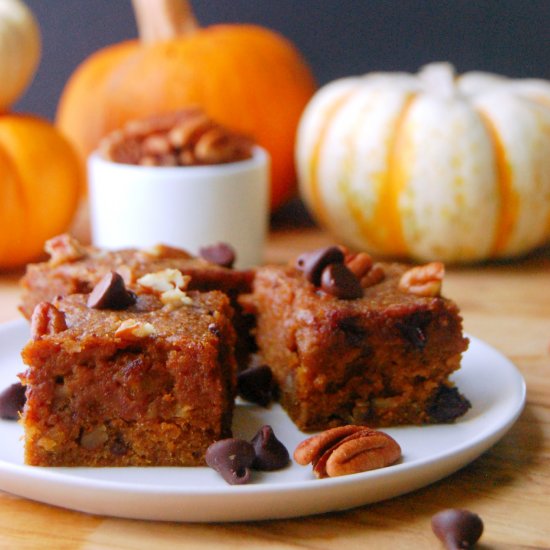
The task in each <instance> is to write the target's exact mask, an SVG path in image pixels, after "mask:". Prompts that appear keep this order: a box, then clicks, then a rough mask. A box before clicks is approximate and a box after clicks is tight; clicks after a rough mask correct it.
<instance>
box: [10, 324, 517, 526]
mask: <svg viewBox="0 0 550 550" xmlns="http://www.w3.org/2000/svg"><path fill="white" fill-rule="evenodd" d="M27 338H28V328H27V325H26V323H25V322H24V321H16V322H12V323H8V324H4V325H0V389H3V388H4V387H7V386H8V385H10V384H11V383H13V382H14V381H16V374H17V373H18V372H21V371H22V369H23V365H22V363H21V359H20V357H19V351H20V349H21V348H22V346H23V345H24V343H25V341H26V340H27ZM455 381H456V384H457V385H458V387H459V388H460V390H461V391H462V392H463V393H464V394H465V395H466V396H467V397H468V398H469V399H470V401H471V403H472V409H471V410H470V411H469V412H468V413H467V414H466V415H465V416H464V417H462V418H461V419H460V420H459V421H458V422H456V423H455V424H449V425H435V426H423V427H402V428H392V429H387V430H385V431H386V432H387V433H389V434H390V435H392V436H393V437H394V438H395V439H396V440H397V441H398V442H399V444H400V445H401V448H402V450H403V458H402V460H401V462H399V463H398V464H396V465H394V466H390V467H388V468H384V469H381V470H375V471H372V472H365V473H361V474H355V475H350V476H344V477H341V478H332V479H323V480H317V479H315V478H314V477H313V475H312V472H311V468H310V467H309V466H308V467H303V466H298V465H297V464H295V463H293V464H292V465H291V466H289V467H288V468H286V469H284V470H281V471H278V472H270V473H255V474H254V477H253V481H252V483H250V484H248V485H241V486H231V485H227V484H226V483H225V482H224V481H223V480H222V479H221V478H220V477H219V476H218V474H217V473H216V472H215V471H213V470H211V469H209V468H39V467H32V466H25V465H24V464H23V445H22V441H21V436H22V429H21V427H20V426H19V425H18V424H17V423H16V422H13V421H11V422H10V421H6V420H0V441H1V442H2V445H1V446H0V488H1V489H3V490H5V491H8V492H11V493H15V494H17V495H20V496H23V497H27V498H30V499H34V500H37V501H41V502H45V503H48V504H54V505H57V506H62V507H65V508H70V509H74V510H80V511H84V512H90V513H93V514H100V515H109V516H119V517H128V518H137V519H150V520H170V521H200V522H210V521H245V520H260V519H274V518H285V517H297V516H303V515H308V514H318V513H323V512H330V511H335V510H344V509H347V508H352V507H355V506H360V505H362V504H368V503H371V502H376V501H379V500H383V499H388V498H391V497H394V496H396V495H400V494H403V493H406V492H409V491H413V490H415V489H418V488H420V487H423V486H425V485H428V484H429V483H433V482H434V481H437V480H439V479H441V478H443V477H445V476H447V475H449V474H451V473H452V472H454V471H456V470H457V469H459V468H461V467H462V466H464V465H466V464H468V463H469V462H471V461H472V460H474V459H475V458H477V457H478V456H479V455H480V454H481V453H483V452H484V451H486V450H487V449H488V448H489V447H491V446H492V445H493V444H494V443H495V442H496V441H498V440H499V439H500V438H501V437H502V436H503V435H504V434H505V433H506V431H507V430H508V429H509V428H510V427H511V426H512V424H513V423H514V421H515V420H516V418H517V417H518V416H519V414H520V412H521V410H522V408H523V405H524V401H525V383H524V381H523V378H522V377H521V375H520V374H519V372H518V371H517V369H516V368H515V367H514V365H513V364H512V363H511V362H510V361H508V359H506V358H505V357H504V356H502V355H501V354H500V353H498V352H497V351H496V350H494V349H493V348H491V347H489V346H488V345H487V344H484V343H483V342H481V341H479V340H477V339H475V338H471V344H470V349H469V350H468V352H467V353H466V354H465V356H464V360H463V367H462V369H461V370H460V371H459V372H458V373H456V374H455ZM264 424H270V425H271V426H272V427H273V429H274V431H275V434H276V435H277V437H278V438H279V439H280V440H281V441H282V442H283V443H284V444H285V445H286V446H287V448H288V449H289V450H290V452H291V453H292V451H293V450H294V448H295V447H296V445H297V444H298V443H299V442H300V441H302V440H303V439H304V438H305V437H306V436H305V435H304V434H303V433H301V432H299V431H298V430H297V429H296V428H295V427H294V424H292V422H291V421H290V420H289V419H288V417H287V416H286V414H285V413H284V412H283V411H282V409H281V408H280V407H279V406H278V405H274V406H272V407H271V408H269V409H262V408H260V407H256V406H250V405H245V404H239V405H238V406H237V409H236V414H235V421H234V434H235V436H238V437H243V438H251V437H252V436H253V435H254V434H255V433H256V431H257V430H258V429H259V428H260V427H261V426H262V425H264Z"/></svg>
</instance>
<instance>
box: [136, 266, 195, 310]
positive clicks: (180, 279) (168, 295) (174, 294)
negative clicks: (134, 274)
mask: <svg viewBox="0 0 550 550" xmlns="http://www.w3.org/2000/svg"><path fill="white" fill-rule="evenodd" d="M190 280H191V277H190V276H189V275H183V273H182V272H181V271H179V270H178V269H164V270H162V271H157V272H156V273H147V275H144V276H143V277H141V278H140V279H138V283H139V284H140V285H141V286H142V287H144V288H146V289H148V290H150V291H152V292H155V293H156V294H158V295H159V298H160V301H161V302H162V303H163V304H164V305H166V306H168V307H169V308H171V309H175V308H177V307H180V306H184V305H185V306H188V305H191V304H192V303H193V300H192V299H191V298H190V297H189V296H188V295H187V294H186V293H185V292H184V290H185V289H186V288H187V286H188V285H189V281H190Z"/></svg>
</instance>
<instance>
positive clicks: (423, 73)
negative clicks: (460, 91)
mask: <svg viewBox="0 0 550 550" xmlns="http://www.w3.org/2000/svg"><path fill="white" fill-rule="evenodd" d="M418 75H419V77H420V80H421V81H422V82H423V83H424V85H425V86H426V89H427V90H428V91H430V92H432V93H436V94H439V95H441V96H443V97H452V96H454V95H455V94H456V86H455V70H454V67H453V66H452V65H451V64H450V63H446V62H439V63H430V64H428V65H425V66H424V67H422V69H421V70H420V72H419V73H418Z"/></svg>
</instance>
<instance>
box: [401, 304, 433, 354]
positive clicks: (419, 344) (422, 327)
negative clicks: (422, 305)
mask: <svg viewBox="0 0 550 550" xmlns="http://www.w3.org/2000/svg"><path fill="white" fill-rule="evenodd" d="M431 321H432V314H431V313H430V312H429V311H417V312H415V313H413V314H412V315H409V317H408V318H407V319H405V320H404V321H403V322H401V323H397V324H396V326H397V328H398V329H399V331H400V332H401V336H402V337H403V338H404V339H405V340H406V341H407V342H408V343H409V344H411V345H412V346H413V347H414V348H416V349H417V350H419V351H422V350H423V349H424V348H425V347H426V344H427V343H428V338H427V336H426V331H427V328H428V325H429V324H430V323H431Z"/></svg>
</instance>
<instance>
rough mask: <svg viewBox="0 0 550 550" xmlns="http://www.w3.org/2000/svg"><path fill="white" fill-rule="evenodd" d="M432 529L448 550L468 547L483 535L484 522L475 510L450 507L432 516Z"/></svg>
mask: <svg viewBox="0 0 550 550" xmlns="http://www.w3.org/2000/svg"><path fill="white" fill-rule="evenodd" d="M432 530H433V532H434V534H435V536H436V537H437V538H438V539H439V540H440V541H441V542H443V544H444V545H445V548H447V550H460V549H467V548H471V547H472V546H473V545H474V544H475V543H476V542H477V541H478V540H479V538H480V537H481V535H482V533H483V522H482V521H481V518H480V517H479V516H478V515H477V514H474V513H473V512H470V511H468V510H460V509H457V508H449V509H447V510H442V511H441V512H438V513H437V514H435V515H434V516H433V517H432Z"/></svg>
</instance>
